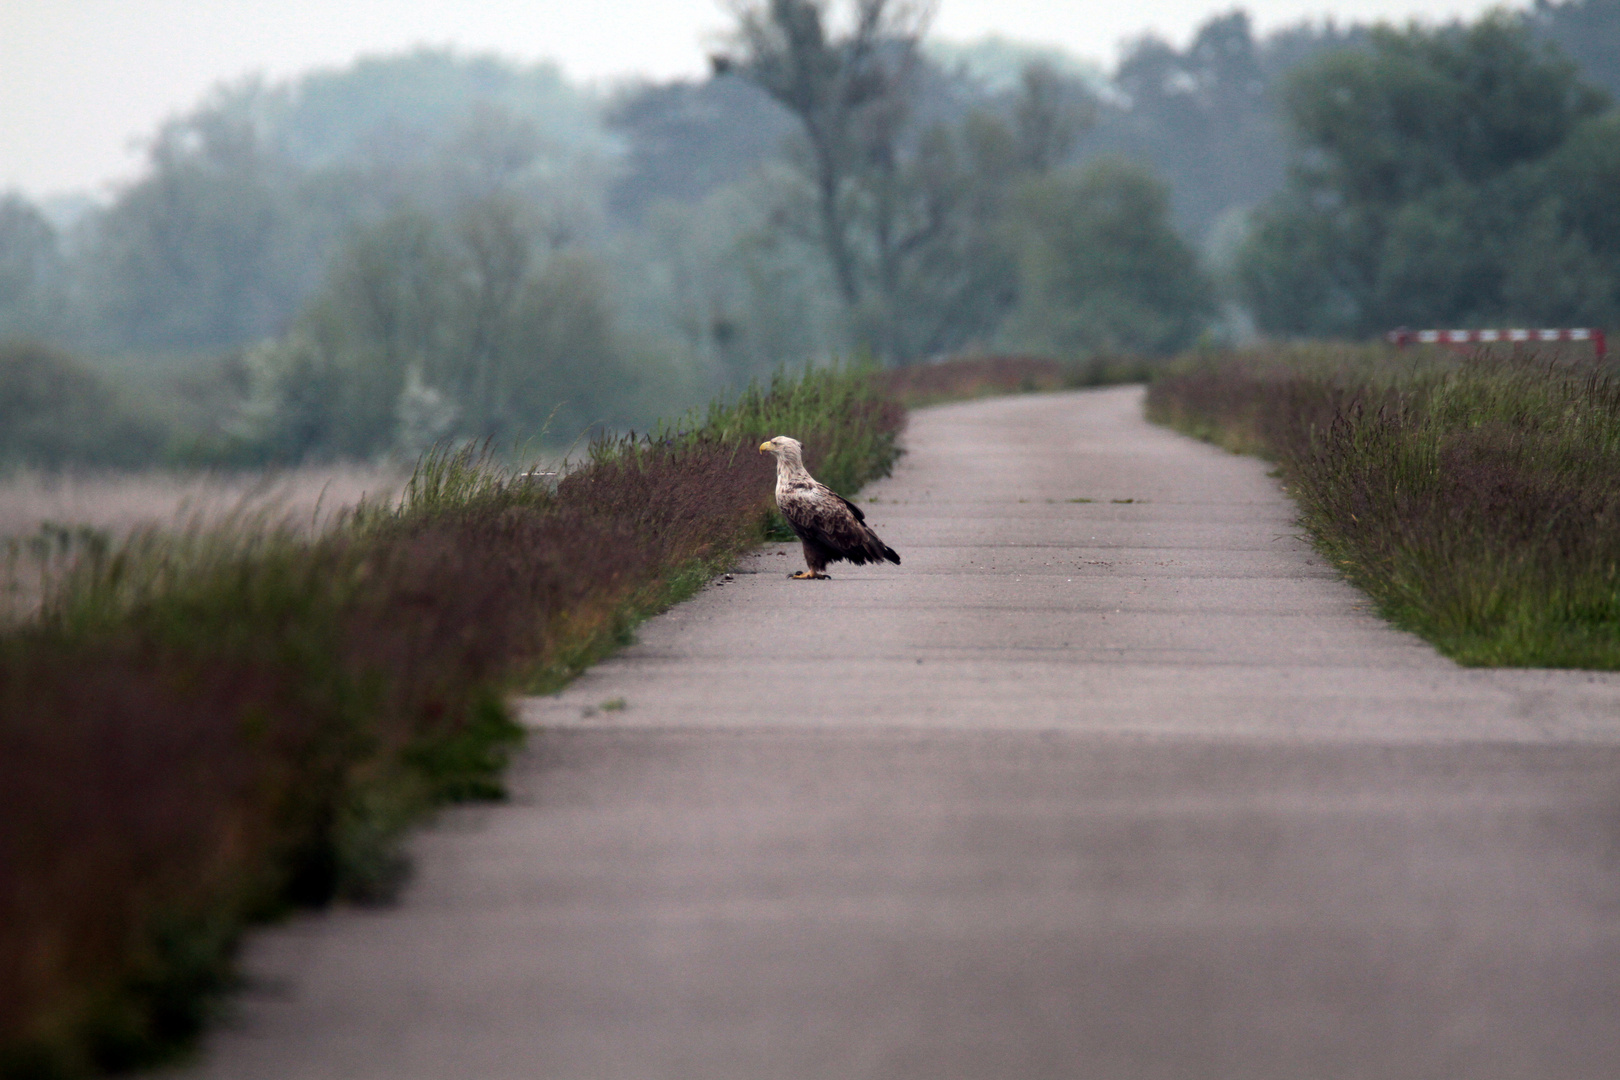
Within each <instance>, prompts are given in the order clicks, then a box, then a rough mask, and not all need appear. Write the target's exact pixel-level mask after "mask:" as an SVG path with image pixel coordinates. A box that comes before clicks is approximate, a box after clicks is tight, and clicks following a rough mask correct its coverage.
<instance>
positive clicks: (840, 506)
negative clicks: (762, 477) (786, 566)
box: [759, 435, 900, 581]
mask: <svg viewBox="0 0 1620 1080" xmlns="http://www.w3.org/2000/svg"><path fill="white" fill-rule="evenodd" d="M803 449H804V448H803V447H802V446H801V445H800V444H799V440H798V439H790V438H788V437H787V436H786V435H778V436H777V437H776V438H774V439H771V440H770V441H769V442H762V443H760V444H759V452H760V453H762V454H763V453H766V452H769V453H772V454H775V455H776V507H777V509H778V510H780V511H782V516H783V517H785V518H787V523H788V524H789V525H791V526H792V527H793V531H794V532H795V533H797V534H798V537H799V542H800V543H802V544H803V545H804V563H805V565H806V566H808V567H809V568H810V569H808V570H801V571H799V572H798V573H797V574H794V575H792V576H793V577H794V578H797V579H799V580H801V581H807V580H810V579H815V578H825V577H826V576H827V575H826V574H824V573H822V571H823V570H825V569H826V568H827V564H828V563H830V562H837V561H838V560H840V559H848V560H849V561H850V562H852V563H854V564H855V565H856V566H861V565H863V564H865V563H867V562H882V561H883V560H884V559H888V560H889V561H890V562H892V563H895V564H896V565H898V564H899V562H900V556H898V555H896V554H895V553H894V548H892V547H890V546H889V545H887V544H885V543H884V542H883V541H882V540H880V539H878V534H877V533H875V532H873V531H872V527H871V526H870V525H868V524H867V523H866V515H865V514H863V513H861V508H860V507H858V506H856V505H855V504H854V503H852V502H850V501H849V500H848V499H846V498H844V497H843V496H842V495H840V494H838V493H837V492H836V491H834V490H833V489H832V488H830V487H828V486H827V485H826V484H823V483H822V482H821V481H819V480H817V479H816V478H815V477H813V476H811V475H810V473H809V471H808V470H806V469H805V467H804V458H803V457H802V456H801V453H802V451H803Z"/></svg>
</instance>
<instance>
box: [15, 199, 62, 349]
mask: <svg viewBox="0 0 1620 1080" xmlns="http://www.w3.org/2000/svg"><path fill="white" fill-rule="evenodd" d="M65 270H66V267H65V261H64V259H63V256H62V251H61V248H60V246H59V244H58V242H57V236H56V230H55V229H53V228H52V227H51V224H50V222H49V221H47V220H45V216H44V215H43V214H41V213H40V212H39V211H38V210H37V209H36V208H35V207H34V206H33V205H32V204H31V203H29V202H28V201H27V200H26V199H24V198H22V197H21V196H20V195H6V196H5V197H3V198H0V340H4V339H7V338H13V339H15V338H47V337H52V336H57V335H59V334H60V333H61V331H62V329H63V326H62V323H63V319H64V316H65V314H66V312H65V305H66V299H67V298H66V296H65V294H64V289H65V286H66V281H65V276H64V275H65Z"/></svg>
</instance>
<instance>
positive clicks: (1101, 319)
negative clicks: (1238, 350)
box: [1008, 161, 1213, 356]
mask: <svg viewBox="0 0 1620 1080" xmlns="http://www.w3.org/2000/svg"><path fill="white" fill-rule="evenodd" d="M1016 214H1017V222H1018V233H1019V238H1020V243H1019V249H1020V259H1021V266H1022V272H1023V273H1022V282H1023V286H1022V296H1021V297H1020V302H1019V306H1018V309H1017V310H1016V311H1015V312H1014V313H1013V316H1012V321H1011V324H1010V326H1009V328H1008V337H1009V339H1010V340H1011V341H1012V342H1013V343H1015V344H1017V345H1019V346H1022V347H1024V348H1030V349H1035V350H1039V351H1043V352H1053V353H1057V354H1058V355H1064V356H1074V355H1090V354H1096V353H1101V352H1148V353H1165V352H1170V351H1173V350H1175V349H1178V348H1182V347H1184V346H1186V345H1187V344H1189V343H1190V342H1191V341H1192V340H1193V339H1194V338H1195V337H1196V336H1197V335H1198V333H1199V331H1200V330H1202V329H1203V327H1204V325H1205V324H1206V322H1207V321H1208V319H1209V317H1210V316H1211V315H1212V314H1213V303H1212V299H1211V290H1210V286H1209V283H1208V282H1207V281H1206V280H1205V279H1204V277H1203V275H1202V273H1201V272H1200V271H1199V269H1198V261H1197V257H1196V255H1195V254H1194V253H1193V251H1192V249H1191V248H1189V247H1188V246H1187V244H1186V243H1185V242H1184V241H1182V240H1181V238H1180V237H1178V236H1177V235H1176V233H1175V231H1174V230H1173V229H1172V228H1171V227H1170V222H1169V192H1168V191H1167V190H1166V188H1165V186H1164V185H1163V184H1161V183H1159V182H1158V181H1157V180H1155V179H1153V177H1152V175H1151V174H1149V173H1148V172H1146V171H1145V170H1144V169H1142V168H1140V167H1139V166H1134V165H1131V164H1128V163H1126V162H1122V161H1100V162H1095V163H1093V164H1091V165H1090V166H1087V167H1085V168H1083V169H1069V170H1063V171H1060V172H1057V173H1054V174H1051V175H1049V176H1045V177H1039V178H1034V179H1030V180H1028V181H1026V182H1025V183H1024V185H1023V186H1022V189H1021V190H1020V191H1019V195H1018V200H1017V210H1016Z"/></svg>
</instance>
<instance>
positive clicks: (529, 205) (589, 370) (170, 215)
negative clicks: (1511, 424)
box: [0, 0, 1620, 459]
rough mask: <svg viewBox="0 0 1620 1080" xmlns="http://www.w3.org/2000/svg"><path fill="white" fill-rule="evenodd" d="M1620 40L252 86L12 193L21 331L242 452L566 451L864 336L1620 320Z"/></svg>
mask: <svg viewBox="0 0 1620 1080" xmlns="http://www.w3.org/2000/svg"><path fill="white" fill-rule="evenodd" d="M1616 26H1620V0H1567V2H1565V3H1561V4H1555V3H1548V2H1546V0H1541V2H1539V3H1538V4H1537V6H1536V7H1535V8H1534V9H1533V10H1531V11H1529V12H1527V13H1525V14H1523V15H1521V16H1508V15H1498V16H1492V17H1491V18H1488V19H1486V20H1484V21H1482V22H1480V23H1477V24H1475V25H1473V26H1462V25H1456V26H1448V27H1442V28H1438V29H1410V28H1409V29H1405V30H1401V29H1391V28H1387V27H1384V28H1377V29H1370V28H1365V27H1347V28H1339V27H1335V26H1334V25H1332V24H1325V25H1314V26H1300V27H1296V28H1293V29H1290V30H1286V31H1283V32H1280V33H1275V34H1272V35H1269V36H1267V37H1264V38H1257V37H1256V36H1255V34H1254V33H1253V31H1252V27H1251V25H1250V22H1249V20H1248V18H1247V16H1246V15H1244V14H1243V13H1242V12H1241V11H1233V12H1230V13H1227V14H1223V15H1220V16H1217V17H1215V18H1212V19H1211V20H1209V21H1208V22H1207V23H1206V24H1205V25H1204V26H1203V27H1202V28H1201V29H1200V30H1199V31H1198V33H1197V34H1196V35H1195V36H1194V38H1193V39H1192V41H1191V42H1190V43H1189V44H1188V45H1187V46H1186V47H1185V48H1180V49H1178V48H1176V47H1174V46H1172V45H1170V44H1168V43H1166V42H1164V41H1161V40H1158V39H1155V38H1152V37H1148V38H1143V39H1141V40H1139V41H1137V42H1135V43H1133V44H1132V45H1131V46H1129V47H1128V48H1127V49H1126V51H1125V53H1124V55H1123V58H1122V59H1121V61H1120V63H1119V65H1118V66H1117V68H1116V69H1115V70H1114V71H1113V72H1112V73H1109V74H1106V75H1105V74H1104V73H1102V72H1101V71H1100V70H1097V69H1090V68H1087V67H1086V66H1085V65H1083V64H1080V63H1077V62H1075V61H1072V60H1071V59H1069V58H1066V57H1064V56H1063V55H1062V54H1060V53H1056V52H1054V51H1051V50H1045V51H1042V50H1035V49H1025V48H1020V47H1017V46H1011V45H1009V44H1007V43H1005V42H986V43H981V44H980V45H976V46H968V47H954V48H946V47H943V46H939V45H936V44H934V43H931V42H930V41H929V39H928V38H927V36H926V25H925V23H924V21H923V20H921V19H919V18H918V17H917V9H914V8H910V7H907V6H906V5H905V4H904V2H903V0H755V2H754V3H753V4H752V5H751V6H750V5H747V4H745V5H743V6H742V7H740V8H739V9H738V22H737V25H736V28H735V33H734V35H733V36H732V38H731V39H730V40H729V41H728V42H727V43H726V44H725V45H724V47H723V48H722V49H721V50H720V51H719V53H718V54H717V56H716V65H715V73H714V75H713V76H712V77H710V78H707V79H703V80H689V81H684V82H673V83H664V84H642V85H629V86H625V87H621V88H619V89H617V90H615V91H613V92H612V93H611V94H609V95H607V96H606V97H605V98H595V97H592V96H590V95H588V94H586V93H584V92H582V91H579V90H577V89H575V88H573V87H571V86H569V85H568V84H567V83H566V82H565V81H564V80H563V79H562V78H561V77H560V76H559V75H558V74H557V72H556V71H555V69H553V68H551V67H549V66H546V65H532V66H520V65H514V64H511V63H507V62H503V61H500V60H496V59H493V58H488V57H466V56H459V55H456V54H454V53H451V52H446V51H432V50H424V51H419V52H416V53H412V54H407V55H402V56H393V57H382V58H373V59H368V60H363V61H360V62H357V63H356V64H354V65H351V66H350V67H348V68H344V69H341V70H333V71H324V72H316V73H312V74H310V75H307V76H305V77H303V78H301V79H298V80H294V81H292V82H289V83H285V84H276V85H267V84H264V83H262V82H258V81H248V82H244V83H240V84H237V85H234V86H227V87H223V88H221V89H220V90H218V91H217V92H216V93H215V94H214V95H212V96H211V97H210V98H209V99H208V100H206V101H204V102H203V103H201V104H200V105H199V106H198V107H197V108H196V109H194V110H193V111H192V112H190V113H189V114H186V115H183V116H179V117H176V118H174V119H173V120H171V121H170V122H168V123H166V124H165V125H163V127H162V128H161V129H160V130H159V131H158V132H157V133H156V135H155V136H154V137H153V139H152V141H151V143H150V147H149V150H150V153H149V162H148V167H147V169H146V171H145V173H144V174H143V175H142V176H141V177H140V178H138V179H137V180H135V181H134V182H133V183H130V184H129V185H127V186H126V187H124V188H123V189H122V190H121V191H119V192H118V193H117V195H116V197H115V198H114V199H113V200H112V202H111V203H110V204H108V205H106V206H100V207H92V208H91V209H90V210H89V211H88V212H86V213H83V214H81V215H79V216H78V217H77V218H76V219H75V220H68V219H66V218H65V217H64V215H62V214H61V213H60V212H59V211H58V209H57V208H55V207H53V206H50V205H44V206H37V205H33V204H31V203H29V202H28V201H26V200H24V199H22V198H20V197H17V196H15V195H13V196H6V197H3V198H0V339H13V340H32V341H42V342H48V343H50V344H51V345H53V346H55V347H58V348H66V349H70V350H74V351H77V352H79V353H81V354H82V355H85V356H87V357H91V358H97V357H114V358H121V359H119V360H118V361H117V364H116V365H115V366H116V368H117V370H118V371H120V372H122V373H123V374H124V375H125V376H128V375H130V374H131V373H134V374H136V375H138V374H139V373H140V372H143V371H146V372H160V371H161V372H166V373H169V374H166V375H165V376H164V378H169V379H171V381H172V378H174V377H177V376H176V374H175V373H179V374H180V375H183V376H184V377H185V378H186V379H188V380H190V383H189V384H188V385H191V386H193V387H195V386H199V385H204V384H206V386H205V389H206V393H205V394H204V395H203V396H204V397H205V398H206V400H207V402H208V406H207V408H206V409H202V408H201V407H199V408H197V409H193V410H192V413H193V414H200V413H202V412H206V413H207V419H206V423H204V424H203V425H202V426H203V427H206V428H208V429H209V430H208V431H203V432H193V434H194V435H201V436H202V437H203V442H204V443H205V444H207V445H208V446H213V447H216V448H218V447H222V446H228V447H231V448H233V449H232V451H231V452H232V453H233V454H235V453H238V452H241V453H246V454H248V455H249V456H250V457H251V456H253V455H258V456H260V457H275V458H283V459H296V458H301V457H307V456H310V455H316V456H320V455H337V454H342V455H362V456H365V455H375V454H379V453H386V452H394V451H399V452H409V451H410V450H412V449H413V448H415V447H418V446H420V445H422V444H423V443H424V442H426V441H430V440H432V439H435V438H440V437H487V438H493V439H497V440H502V441H508V440H517V439H521V438H525V437H533V436H535V435H537V434H538V433H540V432H541V431H542V430H544V431H546V432H547V433H548V437H549V438H552V439H555V440H560V441H564V442H566V441H569V440H571V439H572V438H573V437H575V436H576V435H577V434H578V433H579V432H580V431H581V430H583V429H584V428H585V427H587V426H589V425H592V424H607V425H612V426H626V425H634V424H636V423H639V422H643V421H644V420H645V419H646V418H648V417H650V416H652V415H658V414H667V413H668V412H669V411H670V410H671V409H672V408H678V407H680V406H681V405H682V404H684V403H686V402H689V401H695V400H698V399H701V398H702V397H705V396H707V395H708V394H710V393H712V392H713V391H714V390H715V389H716V388H718V387H721V386H728V385H738V384H740V383H742V382H744V381H746V380H747V379H749V378H753V377H758V376H760V375H762V374H765V373H768V372H770V371H771V370H774V369H775V368H776V367H778V366H780V365H782V364H784V363H799V362H803V361H805V360H813V359H817V358H824V357H830V356H836V355H846V356H847V355H851V354H861V353H864V354H867V355H869V356H871V357H874V358H876V359H877V360H879V361H881V362H885V363H890V364H903V363H913V362H917V361H920V360H925V359H927V358H929V357H933V356H937V355H941V354H948V353H952V352H960V351H964V350H974V349H994V350H1024V351H1039V352H1046V353H1057V354H1063V355H1085V354H1091V353H1098V352H1107V351H1136V352H1148V353H1153V352H1160V353H1163V352H1169V351H1173V350H1175V349H1178V348H1182V347H1184V346H1186V345H1187V344H1189V343H1190V342H1192V341H1194V340H1196V339H1198V338H1199V337H1200V336H1201V335H1202V336H1205V337H1214V338H1217V339H1218V338H1220V337H1222V336H1223V335H1226V336H1229V335H1232V334H1237V333H1242V332H1243V327H1244V326H1245V325H1247V320H1248V317H1251V316H1252V318H1253V319H1255V320H1257V321H1258V323H1259V325H1260V326H1261V328H1262V329H1263V330H1265V331H1268V332H1271V333H1281V334H1291V335H1292V334H1335V335H1364V334H1368V333H1372V332H1375V331H1378V330H1382V329H1385V328H1387V327H1388V326H1390V325H1394V324H1396V323H1401V322H1405V323H1414V324H1415V323H1418V322H1425V323H1428V322H1446V323H1453V324H1461V323H1463V322H1467V321H1470V320H1494V319H1497V318H1509V317H1512V318H1523V319H1527V320H1530V321H1546V322H1556V321H1582V322H1599V323H1601V322H1603V321H1605V320H1609V319H1612V318H1613V315H1614V311H1615V307H1616V303H1617V301H1616V288H1617V285H1616V282H1617V281H1620V239H1617V238H1616V237H1615V236H1613V235H1611V234H1612V233H1613V231H1614V228H1615V226H1614V224H1613V223H1614V222H1615V221H1617V220H1620V214H1617V213H1616V210H1615V208H1614V207H1613V206H1612V205H1611V201H1612V198H1613V196H1612V192H1614V191H1616V190H1620V181H1617V180H1616V172H1615V168H1616V162H1617V160H1620V153H1617V151H1616V150H1615V138H1616V133H1615V122H1614V119H1613V113H1612V112H1611V111H1610V110H1609V106H1608V102H1607V99H1606V98H1605V97H1604V96H1603V95H1602V94H1601V93H1599V92H1598V91H1596V90H1593V89H1591V88H1590V86H1589V85H1588V84H1589V83H1590V84H1597V85H1614V84H1615V83H1616V82H1620V78H1617V73H1620V62H1617V61H1616V60H1615V59H1614V58H1615V56H1616V55H1617V54H1616V52H1615V51H1614V50H1609V49H1607V48H1605V47H1603V45H1602V43H1603V42H1604V41H1607V40H1610V39H1611V38H1612V36H1613V34H1614V33H1615V32H1616V30H1615V28H1616ZM1605 34H1607V35H1610V37H1608V38H1606V37H1605V36H1604V35H1605ZM1570 56H1572V57H1575V58H1577V59H1578V60H1579V61H1580V65H1584V66H1580V65H1577V64H1576V63H1574V62H1572V61H1571V60H1569V59H1568V58H1567V57H1570ZM1345 95H1348V96H1349V100H1350V104H1349V105H1346V104H1344V103H1343V102H1342V101H1341V99H1342V98H1344V97H1345ZM30 355H36V356H46V357H52V356H59V355H60V353H58V352H51V351H49V350H47V352H45V353H40V354H30ZM96 363H100V361H95V360H94V359H92V366H95V364H96ZM75 370H77V369H75ZM154 377H155V376H154ZM64 379H66V382H64V383H63V385H68V384H70V383H72V382H73V377H69V376H64ZM156 396H160V395H152V394H148V395H147V397H148V398H149V399H151V398H154V397H156ZM196 419H197V416H196V415H188V419H187V422H188V423H190V424H192V426H194V427H195V426H197V425H196V423H195V421H196Z"/></svg>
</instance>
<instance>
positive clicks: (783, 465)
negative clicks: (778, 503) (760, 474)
mask: <svg viewBox="0 0 1620 1080" xmlns="http://www.w3.org/2000/svg"><path fill="white" fill-rule="evenodd" d="M793 483H804V484H813V483H815V480H814V479H813V478H812V477H811V476H810V472H809V470H807V469H806V468H805V467H804V459H803V458H801V457H800V456H799V448H798V447H797V446H794V445H792V444H788V445H786V446H784V447H782V449H780V450H778V451H777V452H776V486H777V487H782V486H784V485H787V484H793Z"/></svg>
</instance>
